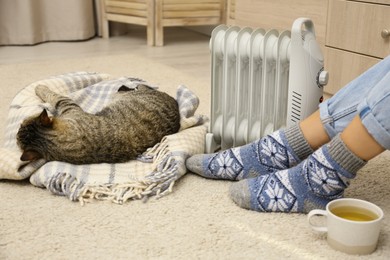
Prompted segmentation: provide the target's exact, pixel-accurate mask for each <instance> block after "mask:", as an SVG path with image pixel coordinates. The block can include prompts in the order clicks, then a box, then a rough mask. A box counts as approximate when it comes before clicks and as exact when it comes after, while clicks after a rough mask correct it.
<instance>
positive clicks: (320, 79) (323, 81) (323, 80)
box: [317, 70, 329, 87]
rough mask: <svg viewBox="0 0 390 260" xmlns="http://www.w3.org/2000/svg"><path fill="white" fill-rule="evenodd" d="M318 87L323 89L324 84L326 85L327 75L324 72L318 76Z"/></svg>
mask: <svg viewBox="0 0 390 260" xmlns="http://www.w3.org/2000/svg"><path fill="white" fill-rule="evenodd" d="M317 80H318V82H317V84H318V86H320V87H323V86H325V85H326V84H328V80H329V73H328V72H327V71H325V70H322V71H321V72H320V73H319V74H318V79H317Z"/></svg>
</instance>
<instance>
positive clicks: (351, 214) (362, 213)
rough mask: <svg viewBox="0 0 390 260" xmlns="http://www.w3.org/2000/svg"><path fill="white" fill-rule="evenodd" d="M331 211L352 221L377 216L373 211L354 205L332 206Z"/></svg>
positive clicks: (373, 218)
mask: <svg viewBox="0 0 390 260" xmlns="http://www.w3.org/2000/svg"><path fill="white" fill-rule="evenodd" d="M331 211H332V213H333V214H335V215H336V216H338V217H340V218H344V219H348V220H352V221H372V220H375V219H377V218H378V217H379V216H378V215H377V214H375V213H374V212H372V211H370V210H368V209H364V208H360V207H354V206H341V207H336V208H333V209H332V210H331Z"/></svg>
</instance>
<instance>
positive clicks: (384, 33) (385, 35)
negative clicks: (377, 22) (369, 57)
mask: <svg viewBox="0 0 390 260" xmlns="http://www.w3.org/2000/svg"><path fill="white" fill-rule="evenodd" d="M381 36H382V38H383V39H386V38H389V37H390V30H388V29H383V30H382V32H381Z"/></svg>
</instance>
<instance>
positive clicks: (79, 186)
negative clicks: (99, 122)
mask: <svg viewBox="0 0 390 260" xmlns="http://www.w3.org/2000/svg"><path fill="white" fill-rule="evenodd" d="M109 78H110V76H109V75H107V74H101V73H89V72H75V73H69V74H64V75H59V76H54V77H51V78H48V79H44V80H41V81H38V82H34V83H32V84H30V85H28V86H27V87H25V88H24V89H23V90H22V91H20V92H19V93H18V94H17V95H16V96H15V98H14V99H13V101H12V103H11V106H10V109H9V113H8V122H7V126H6V134H5V143H4V147H3V148H0V151H1V155H0V179H12V180H22V179H26V178H29V179H30V182H31V183H32V184H33V185H35V186H38V187H43V188H47V189H48V190H50V191H51V192H53V193H54V194H57V195H63V196H67V197H68V198H69V199H71V200H72V201H80V202H81V203H84V202H85V201H89V200H93V199H100V200H110V201H112V202H115V203H119V204H121V203H123V202H125V201H128V200H130V199H147V198H148V197H150V196H156V197H157V198H158V197H161V196H163V195H165V194H167V193H169V192H171V191H172V187H173V185H174V183H175V181H176V180H177V179H179V178H180V177H182V176H183V175H184V174H185V173H186V172H187V169H186V167H185V160H186V159H187V158H188V157H189V156H191V155H193V154H196V153H202V152H203V150H204V136H205V134H206V130H207V121H208V119H207V117H205V116H203V115H195V111H196V109H197V107H198V104H199V100H198V98H197V97H196V96H195V95H194V93H193V92H191V91H190V90H189V89H188V88H187V87H185V86H183V85H181V86H179V87H178V89H177V94H176V100H177V102H178V104H179V110H180V115H181V121H180V125H181V127H180V130H179V132H178V133H176V134H173V135H168V136H165V137H164V138H163V139H162V140H161V142H160V143H158V144H157V145H156V146H155V147H151V148H149V149H148V150H147V151H146V152H145V153H144V154H143V155H141V156H140V157H139V158H138V159H137V160H132V161H129V162H127V163H117V164H103V163H102V164H89V165H72V164H69V163H64V162H58V161H53V162H45V161H44V160H43V159H41V160H38V161H34V162H31V163H28V164H26V163H25V162H22V161H20V159H19V158H20V156H21V151H20V150H19V149H18V147H17V144H16V134H17V131H18V129H19V126H20V123H21V122H22V121H23V120H24V118H26V117H28V116H31V115H34V114H37V113H39V112H41V111H42V109H43V108H46V109H47V110H48V111H51V113H54V108H52V107H50V105H49V104H46V103H42V101H41V100H40V99H39V98H38V97H37V96H36V95H35V87H36V86H37V85H46V86H48V87H49V88H50V89H52V90H53V91H56V92H57V93H59V94H62V95H68V96H69V97H71V98H72V99H73V100H75V102H76V103H77V104H79V105H80V106H81V107H82V108H83V109H84V111H86V112H89V113H96V112H98V111H100V110H101V109H102V108H103V107H104V106H106V105H107V104H108V103H109V102H110V100H111V98H112V96H113V94H114V93H116V92H117V90H118V89H119V88H120V87H121V86H123V85H125V86H127V87H130V88H131V87H136V86H137V85H138V84H139V83H142V84H144V85H148V84H147V83H146V82H144V81H142V80H140V79H136V78H128V77H122V78H117V79H109ZM149 86H150V85H149ZM150 87H152V86H150Z"/></svg>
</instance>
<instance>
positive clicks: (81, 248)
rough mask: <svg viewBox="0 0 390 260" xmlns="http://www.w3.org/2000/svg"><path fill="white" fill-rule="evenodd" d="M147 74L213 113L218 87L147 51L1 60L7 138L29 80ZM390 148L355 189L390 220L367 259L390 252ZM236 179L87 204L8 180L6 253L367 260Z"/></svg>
mask: <svg viewBox="0 0 390 260" xmlns="http://www.w3.org/2000/svg"><path fill="white" fill-rule="evenodd" d="M82 70H84V71H97V72H104V73H108V74H111V75H113V76H118V77H119V76H137V77H140V78H143V79H145V80H147V81H149V82H150V83H155V84H157V85H159V86H160V88H161V90H164V91H166V92H168V93H170V94H171V95H174V94H175V91H176V88H177V86H178V85H179V84H185V85H187V86H188V87H189V88H190V89H191V90H193V91H194V92H195V93H196V94H197V95H198V96H199V98H200V100H201V105H200V107H199V109H198V112H199V113H203V114H209V105H210V103H209V102H210V98H209V95H210V86H209V82H202V81H199V80H197V79H196V78H194V77H192V76H190V75H186V74H183V73H182V72H180V71H177V70H175V69H172V68H170V67H167V66H164V65H161V64H156V63H155V62H153V61H151V60H147V59H144V58H141V57H137V56H130V55H121V56H104V57H95V58H87V59H74V60H62V61H50V62H40V63H25V64H15V65H0V79H1V85H0V88H1V110H0V129H1V135H0V140H3V131H4V125H5V118H6V115H7V109H8V105H9V103H10V102H11V100H12V98H13V97H14V95H15V94H16V93H17V92H18V91H19V90H20V89H21V88H23V87H24V86H26V85H27V84H29V83H31V82H34V81H37V80H39V79H42V78H46V77H48V76H52V75H57V74H61V73H65V72H71V71H82ZM389 165H390V154H389V153H388V152H386V153H385V154H383V155H382V156H380V157H378V158H376V159H375V160H373V161H371V162H370V163H369V164H368V165H367V166H365V167H364V168H363V169H362V170H361V171H360V172H359V174H358V177H357V179H355V180H354V181H353V182H352V185H351V186H350V188H349V189H348V190H347V194H346V195H347V196H348V197H355V198H360V199H366V200H369V201H372V202H374V203H376V204H377V205H379V206H380V207H382V208H383V209H384V211H385V214H386V218H385V221H384V225H383V232H382V234H381V237H380V243H379V246H378V249H377V251H376V252H375V253H374V254H372V255H370V256H368V257H362V258H367V259H368V258H369V259H390V217H389V216H390V203H389V202H390V188H389V187H390V172H389V171H388V168H389ZM228 188H229V182H226V181H213V180H207V179H204V178H201V177H198V176H197V175H193V174H190V173H189V174H187V175H186V176H184V177H183V178H182V179H181V180H180V181H179V182H178V183H177V184H176V185H175V186H174V191H173V193H171V194H169V195H167V196H165V197H163V198H161V199H159V200H155V199H153V198H152V199H150V200H149V201H148V202H146V203H144V202H142V201H131V202H129V203H126V204H124V205H116V204H113V203H110V202H94V203H89V204H86V205H85V206H80V204H79V203H75V202H71V201H69V200H67V199H66V198H64V197H59V196H55V195H52V194H50V193H49V192H48V191H47V190H45V189H40V188H36V187H34V186H32V185H31V184H29V182H28V181H23V182H18V181H5V180H0V259H285V258H290V259H357V257H352V256H348V255H345V254H342V253H339V252H336V251H333V250H332V249H330V248H329V247H328V245H327V243H326V240H325V239H324V237H323V236H322V235H318V234H314V233H313V232H312V231H311V229H310V228H309V227H308V225H307V221H306V216H305V215H303V214H279V213H275V214H269V213H257V212H253V211H248V210H244V209H241V208H239V207H237V206H236V205H235V204H234V203H233V202H232V201H231V200H230V199H229V198H228V196H227V191H228Z"/></svg>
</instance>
